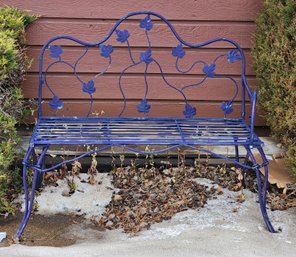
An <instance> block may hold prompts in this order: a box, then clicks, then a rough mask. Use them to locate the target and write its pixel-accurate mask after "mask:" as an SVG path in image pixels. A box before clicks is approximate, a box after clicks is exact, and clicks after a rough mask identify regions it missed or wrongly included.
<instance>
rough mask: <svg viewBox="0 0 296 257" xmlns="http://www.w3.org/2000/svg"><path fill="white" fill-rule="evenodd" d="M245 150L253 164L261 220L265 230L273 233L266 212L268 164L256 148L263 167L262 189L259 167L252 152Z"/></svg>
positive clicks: (261, 150)
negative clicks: (263, 222)
mask: <svg viewBox="0 0 296 257" xmlns="http://www.w3.org/2000/svg"><path fill="white" fill-rule="evenodd" d="M246 150H247V153H248V154H249V156H250V158H251V160H252V162H253V164H254V166H253V167H254V168H253V169H254V170H255V172H256V178H257V184H258V198H259V204H260V210H261V213H262V216H263V219H264V221H265V224H266V226H267V229H268V230H269V231H270V232H272V233H275V232H276V231H275V229H274V228H273V226H272V224H271V222H270V219H269V217H268V214H267V210H266V194H267V184H268V166H267V165H268V163H267V159H266V156H265V154H264V152H263V149H262V148H261V147H258V151H259V153H260V155H261V158H262V161H263V165H264V180H263V187H262V181H261V173H260V171H259V165H258V163H257V162H256V160H255V157H254V155H253V153H252V150H251V149H250V148H246Z"/></svg>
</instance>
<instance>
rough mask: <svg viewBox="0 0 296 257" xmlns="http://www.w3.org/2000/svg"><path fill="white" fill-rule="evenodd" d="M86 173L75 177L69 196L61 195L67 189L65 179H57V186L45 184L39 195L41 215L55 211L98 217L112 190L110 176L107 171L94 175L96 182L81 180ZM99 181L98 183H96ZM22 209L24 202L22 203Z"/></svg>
mask: <svg viewBox="0 0 296 257" xmlns="http://www.w3.org/2000/svg"><path fill="white" fill-rule="evenodd" d="M87 179H88V175H87V174H86V173H81V174H80V175H79V176H78V177H75V178H74V180H75V184H76V186H77V189H76V191H75V193H73V194H72V195H71V196H68V197H67V196H62V193H63V191H69V186H68V184H67V181H66V180H65V179H64V180H58V181H57V184H58V186H56V187H55V186H46V187H45V188H44V190H43V191H42V192H41V194H40V195H39V196H37V197H36V201H37V202H38V212H37V213H39V214H42V215H52V214H57V213H63V214H77V215H85V217H86V218H92V217H93V216H95V217H100V215H102V213H103V212H104V209H105V206H106V205H107V204H108V203H109V202H110V201H111V197H112V193H113V192H114V189H113V185H112V184H111V176H110V175H108V174H107V173H98V174H96V175H95V179H96V184H94V185H91V184H89V183H85V182H81V181H87ZM98 182H100V184H99V183H98ZM22 211H24V204H22Z"/></svg>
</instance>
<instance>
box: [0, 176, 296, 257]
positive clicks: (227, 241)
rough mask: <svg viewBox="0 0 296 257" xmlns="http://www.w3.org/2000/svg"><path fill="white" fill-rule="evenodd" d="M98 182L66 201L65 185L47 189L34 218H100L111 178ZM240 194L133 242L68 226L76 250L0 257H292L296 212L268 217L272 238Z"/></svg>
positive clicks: (7, 251) (20, 251)
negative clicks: (59, 215)
mask: <svg viewBox="0 0 296 257" xmlns="http://www.w3.org/2000/svg"><path fill="white" fill-rule="evenodd" d="M98 176H99V177H98V181H100V180H101V181H102V183H101V184H100V185H98V184H96V185H89V184H87V183H80V182H79V181H77V185H78V190H83V191H84V193H82V192H75V194H73V195H72V196H71V197H64V196H61V193H62V191H63V190H64V189H65V188H66V187H67V185H66V184H64V182H59V184H60V186H59V187H48V188H47V189H45V191H44V192H43V193H42V194H41V196H39V197H38V203H39V212H40V213H43V214H49V213H54V212H64V213H65V212H66V213H69V212H76V213H81V212H84V213H86V214H87V215H88V216H89V217H92V216H93V215H94V214H95V215H100V214H101V213H102V212H103V206H104V205H105V204H107V203H108V202H109V201H110V199H111V195H112V190H110V189H108V188H109V187H111V182H110V177H109V176H108V175H107V174H99V175H98ZM84 179H85V178H84ZM197 182H199V183H202V184H205V185H208V186H212V184H211V183H212V182H211V181H209V180H207V179H197ZM244 193H245V196H246V200H245V202H243V203H237V202H236V197H237V196H238V194H239V192H232V191H229V190H227V189H223V194H221V195H218V196H217V198H216V199H214V198H213V199H210V200H208V203H207V204H206V205H205V207H204V208H200V209H197V210H187V211H184V212H180V213H177V214H176V215H175V216H173V217H172V219H171V220H168V221H164V222H162V223H158V224H153V225H152V226H151V228H150V229H149V230H147V231H142V232H141V233H139V235H137V236H135V237H129V236H128V235H126V234H124V233H123V232H122V231H119V230H113V231H104V232H103V231H98V230H94V229H89V228H88V227H87V225H85V224H83V223H82V224H73V225H72V226H71V227H70V228H69V229H68V232H67V233H66V234H65V235H64V236H65V237H69V236H71V235H72V236H73V235H79V238H81V240H80V241H79V242H77V244H75V245H72V246H68V247H63V248H58V247H28V246H23V245H12V246H10V247H7V248H0V256H1V257H2V256H3V257H4V256H5V257H6V256H10V257H19V256H24V257H40V256H42V257H47V256H63V257H67V256H69V257H76V256H79V257H83V256H112V257H117V256H118V257H125V256H141V257H146V256H147V257H148V256H154V257H158V256H170V257H175V256H176V257H177V256H182V257H183V256H185V257H186V256H204V257H207V256H227V257H228V256H240V257H243V256H246V257H250V256H256V257H257V256H268V257H270V256H294V255H295V252H296V229H295V228H296V208H291V209H289V210H287V211H273V212H271V211H269V215H270V219H271V221H272V223H273V225H274V227H275V228H276V229H278V228H279V227H280V228H281V230H282V232H280V233H276V234H271V233H269V232H268V231H267V230H266V228H265V225H264V222H263V218H262V216H261V213H260V208H259V204H258V202H257V196H256V194H253V193H252V192H250V191H249V190H244ZM75 195H76V196H75ZM79 209H81V211H79ZM86 224H87V222H86Z"/></svg>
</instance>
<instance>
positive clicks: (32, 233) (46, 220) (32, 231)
mask: <svg viewBox="0 0 296 257" xmlns="http://www.w3.org/2000/svg"><path fill="white" fill-rule="evenodd" d="M21 219H22V213H17V214H16V215H15V216H8V218H6V219H5V218H4V217H0V224H1V226H0V230H1V231H6V232H7V240H5V241H3V242H2V243H0V247H5V246H9V245H10V244H12V243H13V241H12V238H13V236H14V234H15V233H16V231H17V228H18V226H19V224H20V222H21ZM73 224H79V225H80V226H81V227H83V229H92V230H98V231H102V229H100V228H99V227H98V226H96V225H94V224H93V223H92V222H90V221H88V222H86V220H85V219H84V218H82V217H78V216H74V215H62V214H56V215H50V216H43V215H38V214H32V215H31V217H30V222H29V223H28V226H27V227H26V229H25V231H24V234H23V236H22V239H21V241H20V244H22V245H28V246H55V247H63V246H69V245H73V244H75V243H76V242H77V241H79V240H81V239H83V238H82V237H81V236H79V235H77V234H73V235H70V236H67V232H68V231H69V227H70V226H71V225H73ZM97 239H100V237H99V236H98V237H97Z"/></svg>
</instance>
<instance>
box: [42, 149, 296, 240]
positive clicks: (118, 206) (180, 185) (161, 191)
mask: <svg viewBox="0 0 296 257" xmlns="http://www.w3.org/2000/svg"><path fill="white" fill-rule="evenodd" d="M120 161H121V166H120V167H115V165H113V170H112V178H113V186H114V187H115V188H116V189H117V190H115V191H114V192H113V195H112V198H111V201H110V202H109V204H107V205H106V207H105V211H104V213H103V214H102V216H101V218H100V219H99V220H97V223H98V225H99V226H100V227H104V228H107V229H118V228H119V229H123V231H124V232H126V233H129V234H130V235H135V234H137V233H138V232H139V231H141V230H143V229H148V228H149V227H150V226H151V224H153V223H157V222H161V221H163V220H168V219H170V218H171V217H172V216H173V215H174V214H176V213H177V212H181V211H184V210H187V209H188V208H193V209H196V208H201V207H203V206H204V205H205V204H206V202H207V199H210V198H211V197H213V198H215V197H216V196H215V195H217V194H223V190H222V188H228V189H229V190H231V191H240V194H239V196H238V198H237V199H236V200H237V202H244V200H245V196H244V194H243V183H242V180H243V176H242V173H241V169H237V168H235V167H231V168H229V167H227V166H226V165H220V166H210V165H208V163H207V162H206V163H205V164H202V163H201V162H200V161H196V162H195V165H194V167H187V166H185V157H183V158H181V161H180V163H179V164H178V167H172V165H170V163H169V162H168V163H167V164H166V165H164V166H162V167H160V168H157V167H155V166H154V163H153V160H150V164H149V165H145V167H140V168H139V167H137V165H136V163H135V160H132V161H131V165H130V166H127V167H124V165H123V162H124V156H120ZM81 169H82V166H81V164H80V163H79V162H78V161H75V162H74V163H73V164H72V169H71V170H70V171H68V168H67V166H66V165H65V166H62V167H61V168H60V169H59V170H58V171H55V172H51V173H47V174H45V181H46V183H47V184H55V183H56V181H57V180H58V179H66V180H67V183H68V186H69V191H68V192H63V196H68V197H70V196H71V195H72V194H74V193H75V190H76V188H75V182H74V177H75V176H78V175H79V173H80V171H81ZM97 172H98V171H97V161H96V156H95V155H93V158H92V162H91V165H90V168H89V169H88V172H87V174H88V179H87V181H82V182H86V183H89V184H92V185H94V184H96V183H98V184H100V181H96V176H95V174H96V173H97ZM195 178H207V179H210V180H212V181H213V185H215V184H218V185H219V186H218V187H217V186H216V187H214V186H213V187H208V186H204V185H200V184H198V183H197V182H196V181H194V179H195ZM245 184H246V187H247V188H249V189H250V190H251V191H253V192H257V184H256V178H255V176H254V173H253V172H248V173H246V176H245ZM295 196H296V195H295V190H292V191H289V192H284V193H281V192H280V190H279V189H278V188H276V186H271V185H269V192H268V195H267V202H268V204H269V205H270V207H271V209H272V210H284V209H287V208H289V207H293V206H296V201H295ZM233 212H235V210H233Z"/></svg>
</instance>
